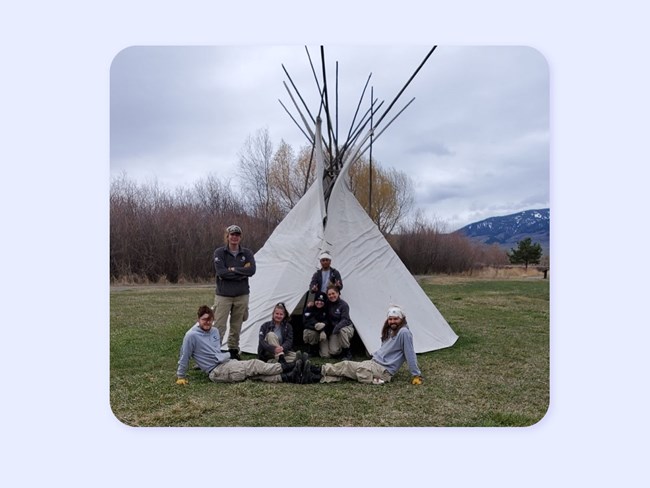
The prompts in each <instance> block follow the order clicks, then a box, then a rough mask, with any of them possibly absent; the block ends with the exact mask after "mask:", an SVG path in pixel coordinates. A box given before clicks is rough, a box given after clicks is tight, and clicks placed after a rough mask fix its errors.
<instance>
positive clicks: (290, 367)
mask: <svg viewBox="0 0 650 488" xmlns="http://www.w3.org/2000/svg"><path fill="white" fill-rule="evenodd" d="M280 366H282V372H283V373H288V372H289V371H293V370H294V368H295V367H296V363H287V362H286V361H285V362H284V363H280Z"/></svg>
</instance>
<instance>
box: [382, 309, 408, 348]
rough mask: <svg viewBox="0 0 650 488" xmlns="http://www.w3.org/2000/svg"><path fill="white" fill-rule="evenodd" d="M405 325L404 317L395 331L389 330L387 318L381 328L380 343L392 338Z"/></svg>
mask: <svg viewBox="0 0 650 488" xmlns="http://www.w3.org/2000/svg"><path fill="white" fill-rule="evenodd" d="M406 325H407V323H406V315H404V317H402V323H401V324H399V325H398V326H397V328H396V329H395V330H393V329H391V328H390V325H388V318H386V320H385V321H384V326H383V327H382V328H381V342H384V341H386V340H387V339H389V338H391V337H394V336H395V335H396V334H397V333H398V332H399V330H400V329H401V328H402V327H405V326H406Z"/></svg>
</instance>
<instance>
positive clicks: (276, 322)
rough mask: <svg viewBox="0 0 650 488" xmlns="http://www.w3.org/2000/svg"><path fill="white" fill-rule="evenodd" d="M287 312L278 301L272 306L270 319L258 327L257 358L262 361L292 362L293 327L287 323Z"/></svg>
mask: <svg viewBox="0 0 650 488" xmlns="http://www.w3.org/2000/svg"><path fill="white" fill-rule="evenodd" d="M289 320H290V319H289V312H288V311H287V308H286V307H285V306H284V303H282V302H280V303H278V304H277V305H276V306H275V307H274V308H273V314H272V315H271V320H269V321H268V322H264V323H263V324H262V325H261V327H260V333H259V344H258V346H257V358H258V359H261V360H262V361H274V362H275V361H277V362H280V363H284V362H287V361H289V362H294V361H295V360H296V353H295V352H293V351H292V350H291V349H292V348H293V327H291V324H290V323H289Z"/></svg>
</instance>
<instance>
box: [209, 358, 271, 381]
mask: <svg viewBox="0 0 650 488" xmlns="http://www.w3.org/2000/svg"><path fill="white" fill-rule="evenodd" d="M281 374H282V365H281V364H280V363H265V362H264V361H260V360H259V359H249V360H248V361H237V360H236V359H231V360H230V361H226V362H225V363H221V364H220V365H218V366H217V367H216V368H214V369H213V370H212V371H210V375H209V377H210V381H214V382H215V383H238V382H240V381H244V380H245V379H246V378H250V379H252V380H257V381H266V382H267V383H281V382H282V376H281Z"/></svg>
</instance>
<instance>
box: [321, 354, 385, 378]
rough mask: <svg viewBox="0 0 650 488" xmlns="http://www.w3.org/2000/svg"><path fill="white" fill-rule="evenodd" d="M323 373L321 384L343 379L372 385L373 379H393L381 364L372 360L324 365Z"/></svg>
mask: <svg viewBox="0 0 650 488" xmlns="http://www.w3.org/2000/svg"><path fill="white" fill-rule="evenodd" d="M321 373H322V375H323V377H322V378H321V380H320V381H321V383H334V382H335V381H341V380H342V379H343V378H350V379H351V380H357V381H358V382H359V383H372V380H373V378H380V379H382V380H384V381H385V382H389V381H390V380H391V378H392V376H391V375H390V373H389V372H388V371H387V370H386V368H384V367H383V366H382V365H381V364H379V363H376V362H375V361H373V360H372V359H369V360H368V361H361V362H357V361H341V362H340V363H327V364H324V365H323V367H322V369H321Z"/></svg>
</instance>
